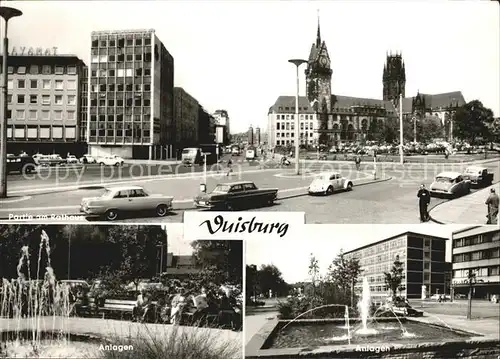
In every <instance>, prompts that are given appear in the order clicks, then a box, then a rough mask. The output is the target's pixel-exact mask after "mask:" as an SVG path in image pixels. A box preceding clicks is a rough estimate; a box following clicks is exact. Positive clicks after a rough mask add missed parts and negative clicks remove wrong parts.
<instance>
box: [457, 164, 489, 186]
mask: <svg viewBox="0 0 500 359" xmlns="http://www.w3.org/2000/svg"><path fill="white" fill-rule="evenodd" d="M463 177H464V179H465V180H469V181H470V182H471V186H476V187H487V186H490V185H491V184H492V183H493V173H489V172H488V169H487V168H485V167H477V166H471V167H467V169H466V170H465V172H464V175H463Z"/></svg>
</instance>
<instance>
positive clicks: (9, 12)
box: [0, 6, 23, 198]
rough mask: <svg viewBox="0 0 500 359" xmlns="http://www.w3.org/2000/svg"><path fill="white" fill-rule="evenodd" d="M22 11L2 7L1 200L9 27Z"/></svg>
mask: <svg viewBox="0 0 500 359" xmlns="http://www.w3.org/2000/svg"><path fill="white" fill-rule="evenodd" d="M22 14H23V13H22V11H21V10H17V9H14V8H11V7H6V6H0V16H1V17H3V19H4V28H5V30H4V37H3V59H2V61H3V62H2V106H0V109H1V112H0V198H7V76H8V74H7V60H8V57H9V39H8V38H7V27H8V24H9V20H10V19H11V18H13V17H17V16H21V15H22Z"/></svg>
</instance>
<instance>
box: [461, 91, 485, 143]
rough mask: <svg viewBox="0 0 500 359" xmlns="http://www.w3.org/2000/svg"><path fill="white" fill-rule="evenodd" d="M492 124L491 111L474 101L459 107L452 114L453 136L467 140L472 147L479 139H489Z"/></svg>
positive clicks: (479, 102)
mask: <svg viewBox="0 0 500 359" xmlns="http://www.w3.org/2000/svg"><path fill="white" fill-rule="evenodd" d="M492 123H493V111H491V110H490V109H489V108H486V107H484V106H483V104H482V103H481V101H478V100H474V101H471V102H469V103H467V104H465V105H464V106H462V107H459V108H458V109H457V111H456V112H455V114H454V119H453V136H454V137H455V138H458V139H460V140H467V141H468V142H469V143H470V144H471V145H473V144H474V143H475V141H476V139H478V138H479V137H482V138H484V139H491V133H490V129H489V128H490V126H491V124H492Z"/></svg>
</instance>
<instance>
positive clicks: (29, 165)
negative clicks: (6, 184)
mask: <svg viewBox="0 0 500 359" xmlns="http://www.w3.org/2000/svg"><path fill="white" fill-rule="evenodd" d="M35 170H36V163H35V160H34V159H33V157H31V156H15V155H12V154H8V155H7V173H10V172H20V173H21V174H30V173H31V172H33V171H35Z"/></svg>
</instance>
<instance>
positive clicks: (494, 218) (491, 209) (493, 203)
mask: <svg viewBox="0 0 500 359" xmlns="http://www.w3.org/2000/svg"><path fill="white" fill-rule="evenodd" d="M498 202H499V198H498V195H497V194H496V193H495V189H494V188H492V189H491V190H490V195H489V196H488V198H487V199H486V202H485V204H486V206H487V207H488V216H487V217H488V222H486V224H497V223H498Z"/></svg>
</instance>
